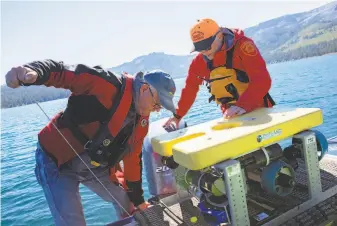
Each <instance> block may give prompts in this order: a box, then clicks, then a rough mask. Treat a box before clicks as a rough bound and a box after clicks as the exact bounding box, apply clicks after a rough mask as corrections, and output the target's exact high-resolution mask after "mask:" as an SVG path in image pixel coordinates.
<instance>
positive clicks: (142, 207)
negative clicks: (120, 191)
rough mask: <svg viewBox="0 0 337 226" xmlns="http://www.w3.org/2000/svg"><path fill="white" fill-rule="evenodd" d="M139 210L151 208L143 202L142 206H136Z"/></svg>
mask: <svg viewBox="0 0 337 226" xmlns="http://www.w3.org/2000/svg"><path fill="white" fill-rule="evenodd" d="M137 207H138V209H139V210H145V209H147V208H149V207H151V204H150V203H148V202H147V201H145V202H143V203H142V204H140V205H138V206H137Z"/></svg>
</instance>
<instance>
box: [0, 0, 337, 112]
mask: <svg viewBox="0 0 337 226" xmlns="http://www.w3.org/2000/svg"><path fill="white" fill-rule="evenodd" d="M244 32H245V34H246V35H247V36H248V37H250V38H252V39H253V40H254V42H255V43H256V45H257V46H258V47H259V49H260V51H261V54H262V56H263V57H264V59H265V60H266V62H267V63H273V62H280V61H287V60H293V59H300V58H305V57H310V56H319V55H323V54H327V53H331V52H337V1H334V2H331V3H329V4H326V5H324V6H321V7H319V8H316V9H313V10H310V11H307V12H302V13H297V14H291V15H285V16H282V17H279V18H275V19H272V20H268V21H265V22H263V23H260V24H258V25H256V26H254V27H250V28H247V29H245V30H244ZM193 57H194V55H183V56H177V55H168V54H165V53H158V52H157V53H150V54H148V55H143V56H139V57H137V58H136V59H134V60H132V61H131V62H126V63H124V64H121V65H118V66H116V67H112V68H108V70H111V71H114V72H118V73H119V72H122V71H126V72H128V73H131V74H134V73H136V72H138V71H149V70H153V69H161V70H164V71H166V72H168V73H170V74H171V75H172V77H173V78H179V77H185V76H186V74H187V70H188V66H189V64H190V63H191V61H192V59H193ZM68 95H69V92H68V91H65V90H62V89H53V88H46V87H43V86H41V87H39V88H36V87H28V89H22V88H19V89H15V90H13V89H9V88H7V87H4V86H2V87H1V108H8V107H14V106H19V105H22V104H29V103H31V100H32V99H33V100H37V101H48V100H53V99H58V98H65V97H67V96H68Z"/></svg>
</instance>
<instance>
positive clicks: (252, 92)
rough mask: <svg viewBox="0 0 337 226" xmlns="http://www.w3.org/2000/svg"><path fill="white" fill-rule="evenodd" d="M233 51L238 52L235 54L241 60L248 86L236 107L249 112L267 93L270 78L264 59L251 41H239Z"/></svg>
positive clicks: (246, 39) (247, 39)
mask: <svg viewBox="0 0 337 226" xmlns="http://www.w3.org/2000/svg"><path fill="white" fill-rule="evenodd" d="M235 51H238V52H237V54H238V56H239V57H240V58H241V61H242V65H243V68H244V71H245V72H246V73H247V75H248V77H249V86H248V88H247V90H246V91H245V92H244V93H243V94H242V95H241V96H240V98H239V100H238V101H237V103H236V105H237V106H238V107H241V108H243V109H245V110H246V111H247V112H249V111H251V110H253V108H254V106H256V105H257V102H261V101H262V100H263V97H264V96H265V95H266V94H267V93H268V91H269V89H270V87H271V78H270V75H269V72H268V70H267V67H266V63H265V61H264V59H263V58H262V56H261V54H260V52H259V50H258V48H257V47H256V45H255V43H254V42H253V41H252V40H251V39H249V38H244V39H242V40H240V43H238V46H237V47H236V48H235Z"/></svg>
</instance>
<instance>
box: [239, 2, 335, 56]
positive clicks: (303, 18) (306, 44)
mask: <svg viewBox="0 0 337 226" xmlns="http://www.w3.org/2000/svg"><path fill="white" fill-rule="evenodd" d="M244 31H245V34H246V35H247V36H248V37H250V38H252V39H253V40H254V42H255V43H256V45H257V46H258V47H259V49H260V51H261V54H262V55H263V56H264V57H265V58H266V60H267V61H268V62H273V61H280V59H278V55H284V59H281V60H291V59H293V58H291V57H290V59H287V57H286V55H287V54H286V53H288V55H291V54H289V53H293V54H294V53H295V52H296V51H297V52H303V51H305V50H306V51H313V50H314V52H318V53H317V54H314V55H321V54H324V53H329V52H336V51H337V48H336V46H337V42H336V40H337V1H334V2H331V3H328V4H326V5H324V6H321V7H319V8H316V9H313V10H310V11H307V12H302V13H297V14H291V15H285V16H282V17H279V18H276V19H272V20H269V21H266V22H263V23H260V24H258V25H257V26H254V27H250V28H247V29H245V30H244ZM318 46H320V49H322V48H323V49H325V50H324V51H317V48H316V50H315V47H318ZM310 49H311V50H310ZM319 52H321V54H320V53H319ZM298 55H299V54H298ZM302 55H303V54H302ZM303 57H306V56H305V55H304V56H303ZM297 58H301V57H297Z"/></svg>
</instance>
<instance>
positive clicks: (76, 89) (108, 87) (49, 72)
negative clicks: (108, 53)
mask: <svg viewBox="0 0 337 226" xmlns="http://www.w3.org/2000/svg"><path fill="white" fill-rule="evenodd" d="M23 66H24V67H28V68H31V69H32V70H34V71H36V72H37V74H38V79H37V80H36V82H35V83H33V84H25V85H26V86H28V85H45V86H47V87H48V86H54V87H56V88H64V89H69V90H70V91H71V92H72V93H73V94H75V95H81V94H87V95H95V96H97V97H98V99H99V100H100V101H101V102H102V104H104V105H105V107H107V108H109V107H110V106H111V100H110V99H109V98H104V97H106V96H113V95H114V93H116V92H117V89H116V87H119V86H121V83H120V81H118V79H117V78H116V77H115V76H110V75H109V72H108V71H105V70H103V69H102V68H99V67H89V66H86V65H84V64H75V65H67V64H64V63H63V62H56V61H54V60H45V61H34V62H31V63H28V64H25V65H23ZM107 80H110V81H111V82H112V83H113V84H114V85H115V86H114V85H112V84H111V83H110V82H107Z"/></svg>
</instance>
